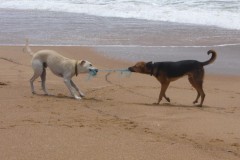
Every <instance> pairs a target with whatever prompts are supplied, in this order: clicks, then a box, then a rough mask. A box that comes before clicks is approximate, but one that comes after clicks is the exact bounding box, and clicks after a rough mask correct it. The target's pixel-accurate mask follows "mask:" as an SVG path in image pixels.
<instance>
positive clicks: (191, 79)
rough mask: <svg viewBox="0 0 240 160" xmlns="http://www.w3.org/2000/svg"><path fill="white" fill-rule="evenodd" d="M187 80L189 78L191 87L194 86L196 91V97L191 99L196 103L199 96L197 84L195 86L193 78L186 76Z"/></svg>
mask: <svg viewBox="0 0 240 160" xmlns="http://www.w3.org/2000/svg"><path fill="white" fill-rule="evenodd" d="M188 80H189V82H190V83H191V85H192V86H193V88H195V89H196V91H197V97H196V99H195V100H194V101H193V104H196V103H198V99H199V97H200V92H199V91H198V89H197V86H196V84H195V82H194V80H193V78H192V77H190V76H189V77H188Z"/></svg>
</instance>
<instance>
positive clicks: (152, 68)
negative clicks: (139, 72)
mask: <svg viewBox="0 0 240 160" xmlns="http://www.w3.org/2000/svg"><path fill="white" fill-rule="evenodd" d="M151 67H152V68H151V73H150V75H151V76H153V68H154V63H152V66H151Z"/></svg>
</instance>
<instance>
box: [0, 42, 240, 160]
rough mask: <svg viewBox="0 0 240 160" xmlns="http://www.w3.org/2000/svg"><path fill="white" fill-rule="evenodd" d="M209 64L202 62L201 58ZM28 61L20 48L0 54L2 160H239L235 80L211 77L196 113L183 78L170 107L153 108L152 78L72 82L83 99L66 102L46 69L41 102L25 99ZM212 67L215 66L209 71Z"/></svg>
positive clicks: (69, 53) (74, 52) (102, 62)
mask: <svg viewBox="0 0 240 160" xmlns="http://www.w3.org/2000/svg"><path fill="white" fill-rule="evenodd" d="M46 48H48V49H49V48H50V49H54V50H56V51H58V52H59V53H61V54H62V55H64V56H66V57H69V58H74V59H87V60H89V61H91V62H92V63H93V64H94V65H96V66H97V67H98V68H101V69H109V68H126V67H128V66H130V65H132V64H133V62H126V61H119V60H114V59H109V58H106V57H103V56H101V54H99V53H97V51H96V50H95V49H93V48H89V47H61V46H59V47H33V50H34V51H36V50H38V49H46ZM206 58H207V57H206ZM30 59H31V56H29V55H27V54H25V53H23V52H22V47H14V46H8V47H0V63H1V65H0V75H1V76H0V90H1V91H0V141H1V143H0V159H48V160H55V159H58V160H59V159H86V160H89V159H105V160H108V159H109V160H118V159H119V160H120V159H132V160H134V159H136V160H139V159H151V160H154V159H156V160H159V159H164V160H174V159H178V160H181V159H182V160H190V159H195V160H203V159H204V160H205V159H211V160H214V159H216V160H226V159H228V160H235V159H236V160H237V159H239V158H240V124H239V123H238V122H239V121H240V108H239V104H240V98H239V97H240V84H239V80H240V77H238V76H223V75H214V74H209V73H208V69H209V68H206V72H207V74H206V76H205V82H204V90H205V92H206V99H205V102H204V106H203V107H202V108H199V107H196V106H194V105H193V104H192V101H193V100H194V99H195V96H196V92H195V90H194V89H193V88H192V87H191V86H190V84H189V83H188V80H187V78H186V77H184V78H182V79H180V80H178V81H175V82H173V83H171V85H170V87H169V89H168V91H167V94H168V96H169V97H170V98H171V103H167V102H166V101H162V103H161V104H160V105H153V103H154V102H156V101H157V97H158V94H159V89H160V84H159V83H158V82H157V80H156V79H154V78H153V77H151V76H147V75H141V74H131V76H130V77H129V78H127V77H122V76H120V75H119V74H118V73H112V74H110V75H109V76H108V79H107V81H106V79H105V75H106V73H104V72H100V73H99V74H98V76H97V77H95V78H93V79H92V80H90V81H88V80H86V78H87V75H86V74H83V75H79V76H78V77H74V78H73V80H74V82H76V84H77V85H78V86H79V88H81V89H82V91H83V92H84V93H85V94H86V97H85V98H84V99H82V100H80V101H78V100H75V99H73V98H71V96H70V95H69V92H68V90H67V88H66V86H65V85H64V83H63V80H62V79H61V78H58V77H56V76H54V75H53V74H52V73H51V72H50V71H49V70H47V82H46V85H47V88H48V90H49V92H50V94H52V95H51V96H44V95H43V92H42V91H41V89H40V79H38V80H37V81H36V82H35V87H36V91H37V93H38V94H37V95H32V94H31V92H30V85H29V79H30V77H31V76H32V69H31V67H30ZM213 65H214V64H213Z"/></svg>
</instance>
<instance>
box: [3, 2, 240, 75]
mask: <svg viewBox="0 0 240 160" xmlns="http://www.w3.org/2000/svg"><path fill="white" fill-rule="evenodd" d="M239 8H240V1H239V0H234V1H232V0H229V1H223V0H218V1H216V0H208V1H207V0H199V1H197V0H21V1H20V0H0V45H24V43H25V39H26V38H28V39H29V40H30V45H42V46H46V47H47V46H49V45H50V46H51V45H53V46H56V45H60V46H61V45H64V46H88V47H92V48H94V49H96V50H97V51H99V53H100V54H103V55H105V56H108V57H111V58H116V59H122V60H127V61H131V62H135V61H139V60H142V61H155V62H156V61H165V60H166V61H177V60H183V59H196V60H199V61H205V60H207V59H208V58H209V56H208V55H207V54H206V53H207V51H208V50H209V49H215V50H216V51H217V53H218V58H217V61H216V62H215V63H214V65H209V66H207V71H208V73H214V74H231V75H240V70H239V68H240V61H239V59H240V52H239V51H240V9H239Z"/></svg>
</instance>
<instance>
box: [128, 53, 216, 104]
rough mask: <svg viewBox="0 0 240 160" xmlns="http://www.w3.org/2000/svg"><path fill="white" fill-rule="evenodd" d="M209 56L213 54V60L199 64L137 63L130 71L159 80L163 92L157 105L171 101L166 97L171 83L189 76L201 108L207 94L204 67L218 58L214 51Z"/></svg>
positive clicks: (194, 61)
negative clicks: (204, 88)
mask: <svg viewBox="0 0 240 160" xmlns="http://www.w3.org/2000/svg"><path fill="white" fill-rule="evenodd" d="M207 53H208V55H209V54H211V55H212V56H211V58H210V59H209V60H208V61H206V62H199V61H196V60H183V61H178V62H156V63H152V62H147V63H146V62H137V63H136V64H135V65H134V66H132V67H129V68H128V69H129V71H131V72H137V73H143V74H148V75H151V76H154V77H156V78H157V80H158V81H159V82H160V83H161V91H160V94H159V99H158V102H157V104H159V103H160V102H161V100H162V97H164V98H165V99H166V100H167V101H168V102H170V99H169V98H168V97H167V96H166V90H167V88H168V86H169V84H170V82H171V81H175V80H177V79H179V78H181V77H182V76H185V75H187V76H188V80H189V82H190V83H191V84H192V86H193V87H194V88H195V89H196V90H197V98H196V100H195V101H194V102H193V103H194V104H195V103H197V102H198V99H199V97H200V96H201V102H200V104H199V106H202V104H203V101H204V98H205V93H204V91H203V78H204V68H203V67H204V66H205V65H208V64H210V63H213V62H214V61H215V59H216V57H217V53H216V52H215V51H214V50H209V51H208V52H207Z"/></svg>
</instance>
